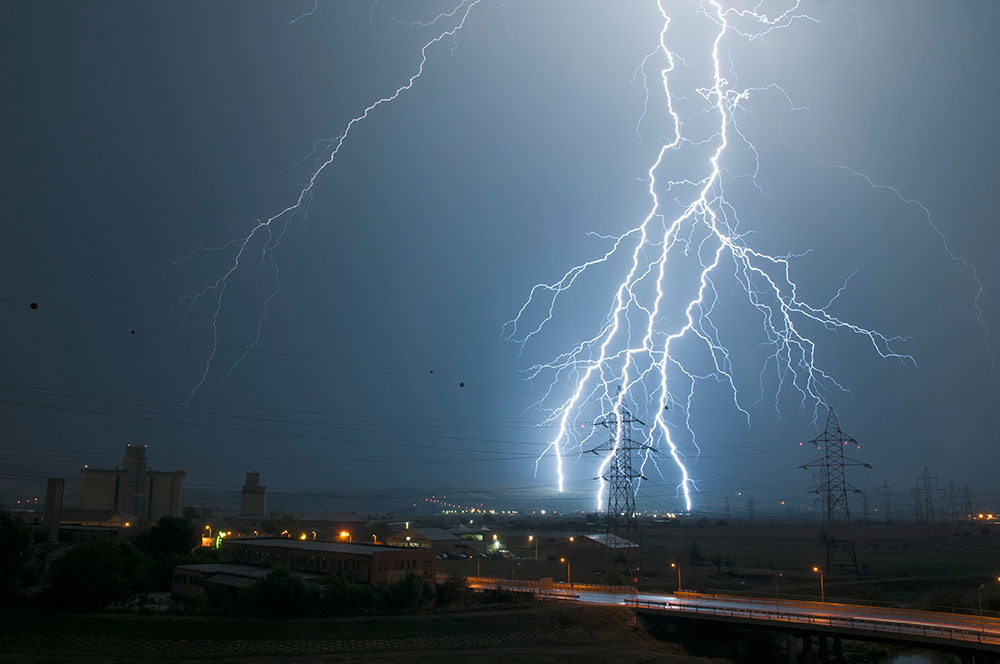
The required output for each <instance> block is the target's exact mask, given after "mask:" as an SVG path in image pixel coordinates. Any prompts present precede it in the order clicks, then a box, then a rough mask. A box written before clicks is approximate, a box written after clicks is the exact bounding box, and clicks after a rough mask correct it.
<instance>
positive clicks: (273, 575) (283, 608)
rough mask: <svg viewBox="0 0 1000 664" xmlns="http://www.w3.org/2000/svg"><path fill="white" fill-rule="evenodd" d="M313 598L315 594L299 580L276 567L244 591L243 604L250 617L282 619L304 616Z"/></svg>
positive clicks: (300, 578) (287, 571) (297, 577)
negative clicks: (251, 615)
mask: <svg viewBox="0 0 1000 664" xmlns="http://www.w3.org/2000/svg"><path fill="white" fill-rule="evenodd" d="M316 599H317V597H316V593H314V592H313V591H312V590H310V588H309V587H308V586H306V584H305V582H304V581H303V580H302V577H300V576H299V575H298V574H296V573H294V572H292V571H291V570H289V569H287V568H284V567H275V568H273V569H271V571H270V572H268V573H267V576H265V577H264V578H263V579H261V580H260V581H258V582H256V583H255V584H253V585H252V586H250V587H249V588H247V589H246V591H245V595H244V604H245V607H246V609H247V610H248V611H249V612H250V613H251V614H253V615H256V616H266V617H276V618H284V617H295V616H301V615H304V614H305V613H306V612H307V611H308V610H309V609H310V607H311V605H312V604H313V603H314V602H315V600H316Z"/></svg>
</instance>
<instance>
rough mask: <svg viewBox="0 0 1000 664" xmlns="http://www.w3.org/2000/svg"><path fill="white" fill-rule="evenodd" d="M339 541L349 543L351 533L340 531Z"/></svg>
mask: <svg viewBox="0 0 1000 664" xmlns="http://www.w3.org/2000/svg"><path fill="white" fill-rule="evenodd" d="M340 539H342V540H347V541H348V542H350V541H351V533H349V532H347V531H346V530H341V531H340Z"/></svg>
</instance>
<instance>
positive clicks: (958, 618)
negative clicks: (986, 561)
mask: <svg viewBox="0 0 1000 664" xmlns="http://www.w3.org/2000/svg"><path fill="white" fill-rule="evenodd" d="M640 596H641V593H640ZM676 596H677V597H683V598H687V599H692V600H694V599H708V600H712V601H717V602H739V603H741V604H756V605H759V606H766V607H771V606H774V607H776V609H777V610H779V611H780V607H781V605H782V604H783V603H784V604H785V606H786V607H788V606H792V605H794V606H796V607H798V608H812V609H816V610H827V609H831V608H835V609H853V610H855V611H857V612H859V613H862V614H865V615H866V616H880V617H884V618H887V619H898V618H900V617H906V618H909V619H911V620H915V621H930V620H941V618H942V615H941V614H940V613H938V612H934V611H923V610H920V609H903V608H896V607H886V606H868V605H857V604H848V603H839V602H817V601H815V600H799V599H794V600H793V599H781V598H776V599H769V598H764V597H743V596H741V595H726V594H719V593H695V592H688V591H682V592H678V593H676ZM946 615H947V618H948V620H951V621H954V622H960V623H963V624H966V625H969V626H970V627H972V628H975V627H976V626H979V627H982V626H983V625H984V624H985V623H989V624H990V626H991V627H992V628H995V629H1000V621H998V620H997V619H995V618H990V617H986V618H983V617H981V616H977V615H970V614H965V613H948V614H946Z"/></svg>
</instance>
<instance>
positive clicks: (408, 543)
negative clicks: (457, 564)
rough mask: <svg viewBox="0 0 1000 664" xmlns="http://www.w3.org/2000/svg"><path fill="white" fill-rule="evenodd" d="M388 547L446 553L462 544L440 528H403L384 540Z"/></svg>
mask: <svg viewBox="0 0 1000 664" xmlns="http://www.w3.org/2000/svg"><path fill="white" fill-rule="evenodd" d="M385 543H386V544H388V545H389V546H401V547H408V548H421V549H431V550H433V551H438V552H440V551H448V550H449V549H452V548H455V546H456V545H459V544H462V543H463V542H462V540H460V539H459V538H458V537H457V536H456V535H453V534H452V533H449V532H447V531H445V530H441V529H440V528H404V529H403V530H401V531H399V532H396V533H393V534H392V535H389V536H388V537H386V538H385Z"/></svg>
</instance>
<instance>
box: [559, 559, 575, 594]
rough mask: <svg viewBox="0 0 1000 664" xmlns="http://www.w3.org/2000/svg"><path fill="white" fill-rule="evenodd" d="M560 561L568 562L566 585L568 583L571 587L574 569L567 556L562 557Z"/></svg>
mask: <svg viewBox="0 0 1000 664" xmlns="http://www.w3.org/2000/svg"><path fill="white" fill-rule="evenodd" d="M559 562H561V563H566V585H568V586H569V587H570V588H572V587H573V581H572V580H571V577H570V572H571V570H572V565H570V562H569V561H568V560H567V559H565V558H560V559H559Z"/></svg>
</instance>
